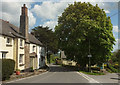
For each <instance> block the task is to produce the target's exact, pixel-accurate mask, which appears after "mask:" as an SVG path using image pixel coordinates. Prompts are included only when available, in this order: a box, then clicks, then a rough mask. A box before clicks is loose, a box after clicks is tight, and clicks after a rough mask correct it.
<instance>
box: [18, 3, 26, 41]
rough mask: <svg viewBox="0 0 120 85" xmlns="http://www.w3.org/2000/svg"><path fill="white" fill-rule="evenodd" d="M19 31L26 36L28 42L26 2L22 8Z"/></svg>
mask: <svg viewBox="0 0 120 85" xmlns="http://www.w3.org/2000/svg"><path fill="white" fill-rule="evenodd" d="M19 32H20V34H21V35H22V36H24V37H25V38H26V42H28V8H27V7H26V6H25V4H24V5H23V7H22V8H21V15H20V29H19Z"/></svg>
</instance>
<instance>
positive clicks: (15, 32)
mask: <svg viewBox="0 0 120 85" xmlns="http://www.w3.org/2000/svg"><path fill="white" fill-rule="evenodd" d="M0 34H2V35H5V36H9V37H13V38H14V37H20V38H23V39H25V37H24V36H22V35H20V34H19V28H18V27H16V26H15V25H13V24H10V23H9V22H7V21H4V20H2V19H0ZM28 35H29V42H30V43H34V44H37V45H42V43H41V42H40V41H39V40H38V39H36V38H35V37H34V36H33V35H32V34H28Z"/></svg>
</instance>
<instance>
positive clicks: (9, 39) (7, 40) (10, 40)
mask: <svg viewBox="0 0 120 85" xmlns="http://www.w3.org/2000/svg"><path fill="white" fill-rule="evenodd" d="M6 44H7V45H12V38H10V37H7V39H6Z"/></svg>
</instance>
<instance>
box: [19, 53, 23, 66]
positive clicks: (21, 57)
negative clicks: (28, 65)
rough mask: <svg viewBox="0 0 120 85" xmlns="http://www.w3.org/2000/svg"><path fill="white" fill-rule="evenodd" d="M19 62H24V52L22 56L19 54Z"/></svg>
mask: <svg viewBox="0 0 120 85" xmlns="http://www.w3.org/2000/svg"><path fill="white" fill-rule="evenodd" d="M19 63H20V64H23V54H20V56H19Z"/></svg>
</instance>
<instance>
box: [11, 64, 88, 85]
mask: <svg viewBox="0 0 120 85" xmlns="http://www.w3.org/2000/svg"><path fill="white" fill-rule="evenodd" d="M12 83H89V81H88V80H87V79H85V78H84V77H82V76H81V75H79V74H78V73H77V71H75V70H73V69H68V68H65V67H61V66H58V65H51V66H50V71H49V72H46V73H43V74H40V75H37V76H34V77H31V78H26V79H22V80H18V81H14V82H12Z"/></svg>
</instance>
